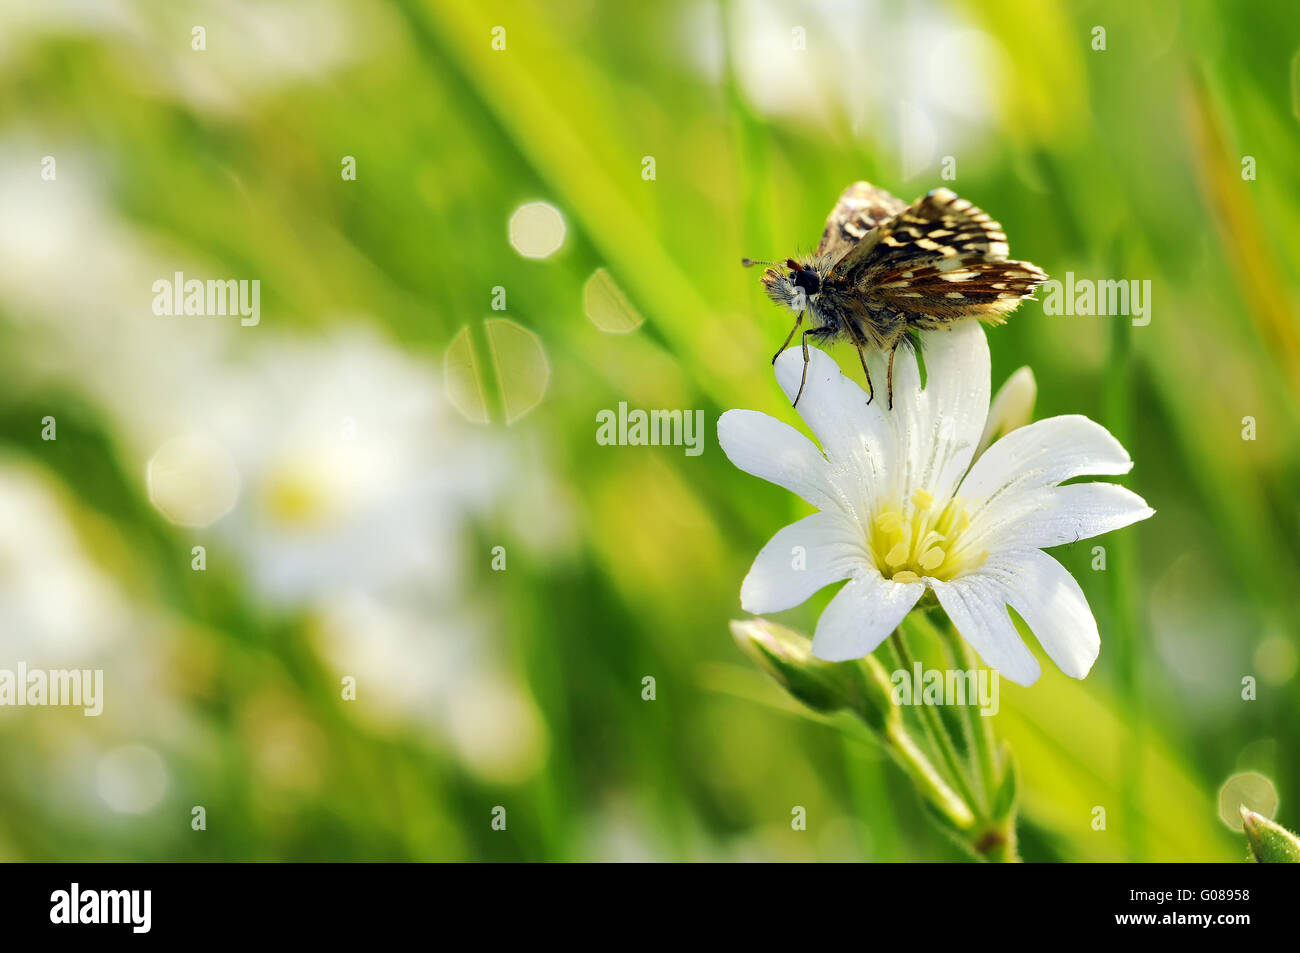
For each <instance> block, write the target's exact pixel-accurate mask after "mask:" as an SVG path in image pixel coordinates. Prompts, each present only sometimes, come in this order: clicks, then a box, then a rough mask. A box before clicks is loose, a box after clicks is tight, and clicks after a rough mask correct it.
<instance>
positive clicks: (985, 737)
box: [938, 619, 1002, 811]
mask: <svg viewBox="0 0 1300 953" xmlns="http://www.w3.org/2000/svg"><path fill="white" fill-rule="evenodd" d="M938 628H939V632H940V634H941V635H942V636H943V640H944V642H945V643H946V644H947V646H948V649H949V651H950V652H952V655H953V658H954V660H955V661H956V664H957V665H958V666H960V667H961V668H963V669H965V670H966V671H968V672H978V671H979V665H978V664H977V663H976V661H975V656H974V654H973V653H972V652H971V650H970V646H968V645H967V644H966V640H965V639H963V638H962V637H961V636H960V635H958V634H957V630H956V629H954V628H953V626H952V623H951V622H949V621H948V620H947V619H945V620H944V624H943V625H942V626H939V627H938ZM966 720H967V724H968V725H969V728H970V737H971V760H972V761H973V762H974V767H975V770H976V772H977V777H978V778H979V780H980V787H981V789H982V792H983V795H984V802H983V803H984V807H985V809H986V810H987V811H992V809H993V798H994V795H995V794H996V792H997V789H998V785H999V784H1000V783H1001V780H1002V778H1001V774H1000V772H999V771H998V765H997V758H996V756H995V755H994V747H995V744H996V742H995V740H994V738H993V718H992V717H991V716H986V715H984V714H983V713H982V712H981V711H980V707H979V703H978V700H974V701H972V700H971V699H967V704H966Z"/></svg>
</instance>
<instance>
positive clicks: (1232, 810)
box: [1219, 771, 1277, 831]
mask: <svg viewBox="0 0 1300 953" xmlns="http://www.w3.org/2000/svg"><path fill="white" fill-rule="evenodd" d="M1243 805H1245V806H1246V807H1248V808H1250V809H1251V810H1252V811H1254V812H1255V813H1256V814H1262V815H1263V816H1264V817H1267V818H1268V819H1269V820H1272V819H1273V816H1274V815H1275V814H1276V813H1277V788H1276V787H1274V785H1273V782H1272V781H1270V780H1269V779H1268V778H1266V777H1264V775H1262V774H1260V773H1259V772H1258V771H1243V772H1242V773H1241V774H1234V775H1233V776H1232V777H1230V778H1228V780H1227V781H1224V782H1223V787H1221V788H1219V820H1221V821H1223V823H1225V824H1227V825H1228V826H1229V827H1231V828H1232V829H1233V830H1234V831H1242V830H1245V826H1244V825H1243V824H1242V822H1241V808H1242V806H1243Z"/></svg>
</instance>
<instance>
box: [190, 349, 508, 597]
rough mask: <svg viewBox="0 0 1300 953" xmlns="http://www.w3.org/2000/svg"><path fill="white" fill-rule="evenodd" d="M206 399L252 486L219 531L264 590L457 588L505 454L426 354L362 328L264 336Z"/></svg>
mask: <svg viewBox="0 0 1300 953" xmlns="http://www.w3.org/2000/svg"><path fill="white" fill-rule="evenodd" d="M194 396H197V395H194ZM202 397H203V403H204V406H201V407H194V408H192V410H191V414H190V419H191V420H192V421H201V424H202V428H203V429H204V430H205V431H207V432H210V433H214V434H216V435H217V436H218V438H219V439H220V440H221V441H222V442H223V444H224V445H225V446H226V447H227V448H228V449H229V450H230V452H231V454H232V456H233V458H234V461H235V465H236V467H237V469H238V471H239V473H240V476H241V479H242V481H243V487H244V489H243V495H242V500H241V503H240V505H239V506H238V507H236V509H235V511H234V512H233V513H231V514H230V516H228V517H226V518H225V519H223V520H222V521H221V522H219V523H218V524H217V530H218V532H220V533H221V534H222V535H224V536H227V537H229V538H230V539H231V540H232V542H233V543H234V544H235V545H236V546H237V547H238V548H239V549H240V551H241V553H242V562H243V565H244V569H245V572H246V575H247V576H248V579H249V581H250V583H251V584H252V585H253V587H254V588H255V589H257V590H259V591H260V592H262V593H263V594H264V595H266V596H267V597H268V598H270V599H272V600H274V601H278V602H282V603H297V602H306V601H311V600H313V599H315V598H317V597H320V596H323V595H327V594H328V593H330V592H332V591H333V590H334V589H336V588H337V587H339V586H348V587H355V588H361V589H371V590H373V589H380V588H384V587H393V586H399V585H402V584H403V583H418V584H419V585H420V586H421V587H426V588H434V589H436V590H437V591H440V592H445V593H451V592H452V591H453V590H454V589H455V588H456V587H457V585H458V583H459V582H460V580H461V579H462V577H463V574H464V572H465V569H466V563H467V560H468V559H469V558H470V557H469V554H468V553H467V552H466V550H465V546H466V545H467V543H468V540H467V539H466V538H465V529H466V521H467V519H468V518H470V516H471V515H472V514H473V513H475V512H480V511H482V510H483V509H484V508H485V507H487V506H488V505H489V504H490V503H491V502H492V501H494V500H495V499H496V498H497V497H498V495H499V493H500V488H501V486H502V483H503V482H504V480H505V478H506V476H507V475H508V471H509V463H508V459H507V457H506V453H505V450H504V448H503V447H502V446H501V445H500V444H499V442H497V441H496V440H494V439H493V438H492V437H491V435H490V432H488V431H483V430H481V429H475V428H471V427H470V426H468V425H466V424H464V423H462V422H460V421H459V420H458V419H457V418H456V417H455V415H454V414H452V413H450V412H449V409H448V407H447V405H446V402H445V400H444V399H443V396H442V391H441V388H440V386H439V378H438V376H437V373H436V371H435V369H434V368H433V367H432V366H431V365H430V364H429V363H428V362H424V361H421V360H420V359H417V358H413V357H410V356H408V355H406V354H405V353H403V352H402V351H401V350H399V349H397V348H395V347H393V346H391V345H389V344H387V343H386V342H384V341H383V340H382V338H381V337H380V336H379V335H378V334H377V333H375V332H373V331H367V330H364V329H360V328H357V329H352V330H345V331H339V332H336V333H334V334H332V335H331V336H329V337H327V338H323V339H307V338H276V337H271V336H269V335H268V336H266V338H265V339H264V340H262V341H260V346H259V347H258V348H257V350H256V351H255V352H254V353H253V354H252V356H251V357H250V359H249V360H248V361H247V362H246V363H244V364H239V365H235V366H233V367H230V368H227V369H224V370H222V371H219V372H218V373H217V374H216V375H215V376H214V378H212V379H210V380H209V381H208V382H207V386H206V387H205V388H204V393H203V395H202Z"/></svg>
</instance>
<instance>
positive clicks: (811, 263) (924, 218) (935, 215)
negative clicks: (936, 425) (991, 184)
mask: <svg viewBox="0 0 1300 953" xmlns="http://www.w3.org/2000/svg"><path fill="white" fill-rule="evenodd" d="M1009 250H1010V249H1009V248H1008V246H1007V236H1006V233H1005V232H1003V231H1002V226H1001V225H999V224H998V223H997V222H995V221H993V219H992V218H990V217H989V215H988V213H986V212H984V211H981V210H980V209H978V208H976V207H975V206H974V205H972V204H971V203H970V202H969V201H967V200H966V199H963V198H958V197H957V195H956V194H955V193H954V192H952V190H950V189H942V188H941V189H934V190H932V191H931V192H929V193H927V194H926V195H924V196H922V197H921V198H919V199H917V200H916V201H915V202H913V203H912V204H911V205H907V204H906V203H904V202H902V201H901V200H899V199H897V198H895V197H894V196H893V195H890V194H889V193H888V192H886V191H885V190H884V189H880V188H877V187H875V186H874V185H872V184H871V183H870V182H854V183H853V184H852V185H850V186H849V187H848V188H847V189H845V190H844V194H843V195H841V196H840V200H839V202H837V203H836V205H835V207H834V208H833V209H831V214H830V216H829V217H828V218H827V219H826V228H825V230H824V231H823V232H822V237H821V241H820V242H818V244H817V250H816V251H815V252H813V254H811V255H807V256H804V257H803V259H802V260H795V259H794V258H787V259H786V260H785V262H784V263H783V266H784V267H782V265H781V264H780V263H777V262H769V261H754V260H752V259H749V258H745V259H743V260H742V264H744V265H745V266H747V267H748V266H750V265H769V266H771V265H775V266H777V267H769V268H767V269H766V270H765V271H764V272H763V277H762V279H761V280H762V283H763V288H764V290H765V291H766V292H767V295H768V297H770V298H771V299H772V300H773V301H775V302H776V303H777V304H782V305H785V306H787V307H789V308H790V309H791V310H793V311H794V312H795V313H796V315H797V318H796V320H795V323H794V327H793V328H791V329H790V333H789V334H788V335H787V336H786V339H785V343H784V344H782V345H781V350H779V351H777V352H776V355H775V356H773V358H772V363H776V358H777V357H780V355H781V352H782V351H784V350H785V349H786V348H787V347H789V345H790V342H791V341H792V340H793V339H794V336H795V333H796V332H798V330H799V328H800V327H801V326H802V325H803V322H804V318H805V317H807V318H808V321H809V324H810V325H811V326H810V327H809V328H807V329H806V330H805V331H804V332H803V337H802V338H801V339H800V343H801V345H802V346H803V361H804V367H803V377H802V378H801V379H800V381H799V392H798V393H797V394H796V395H795V398H794V406H796V407H797V406H798V405H799V398H800V397H802V396H803V388H804V384H805V383H806V382H807V379H808V338H809V337H814V338H819V339H821V340H824V341H827V342H828V343H831V342H835V341H840V340H848V341H849V342H851V343H852V344H853V346H854V347H856V348H857V350H858V357H859V358H860V359H861V361H862V370H863V373H865V374H866V376H867V393H868V398H867V403H871V401H872V400H873V399H874V398H875V388H874V387H873V386H872V383H871V371H870V370H868V368H867V352H868V351H881V352H884V351H888V353H889V365H888V370H887V372H886V376H887V378H888V380H887V390H888V395H889V407H890V409H891V410H892V409H893V406H894V355H895V353H897V351H898V349H899V347H901V346H912V345H913V344H914V339H913V338H912V337H911V335H910V334H909V332H911V331H927V330H933V329H936V328H942V327H945V326H948V325H951V324H953V323H954V322H957V321H964V320H966V319H967V318H976V319H978V320H980V321H985V322H987V323H989V324H1002V323H1004V322H1005V321H1006V315H1007V314H1008V313H1009V312H1011V311H1014V310H1015V309H1016V307H1017V306H1018V305H1019V304H1020V302H1021V301H1023V300H1025V299H1026V297H1027V296H1029V295H1031V294H1032V293H1033V291H1034V289H1035V288H1037V287H1038V285H1040V284H1042V283H1043V282H1044V281H1046V280H1047V273H1046V272H1044V271H1043V270H1042V269H1041V268H1039V267H1038V266H1037V265H1032V264H1030V263H1029V262H1027V261H1008V260H1007V254H1008V252H1009ZM1029 300H1034V299H1032V298H1030V299H1029Z"/></svg>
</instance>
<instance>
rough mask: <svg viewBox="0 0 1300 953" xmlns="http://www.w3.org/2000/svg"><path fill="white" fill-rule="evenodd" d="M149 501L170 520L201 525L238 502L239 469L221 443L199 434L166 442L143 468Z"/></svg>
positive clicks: (179, 523) (185, 435)
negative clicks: (144, 468)
mask: <svg viewBox="0 0 1300 953" xmlns="http://www.w3.org/2000/svg"><path fill="white" fill-rule="evenodd" d="M146 479H147V482H148V485H149V501H150V502H151V503H153V505H154V506H155V507H157V509H158V512H160V513H162V515H163V516H165V517H166V518H167V520H168V521H169V522H172V523H175V524H176V525H177V526H191V527H199V528H202V527H204V526H210V525H211V524H213V523H215V522H216V521H217V520H219V519H221V517H223V516H225V515H226V514H227V513H229V512H230V511H231V510H232V509H234V508H235V504H236V503H237V502H238V501H239V489H240V479H239V470H238V469H237V468H236V467H235V461H234V460H233V459H232V458H231V456H230V453H229V452H228V451H227V450H226V448H225V447H223V446H222V445H221V444H219V443H217V442H216V441H215V440H212V439H210V438H208V437H205V436H202V435H200V434H182V435H181V436H179V437H174V438H172V439H171V440H169V441H167V442H166V443H165V444H163V445H162V446H161V447H159V448H158V450H157V451H156V452H155V453H154V455H153V456H152V457H151V458H150V460H149V465H148V467H147V468H146Z"/></svg>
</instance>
